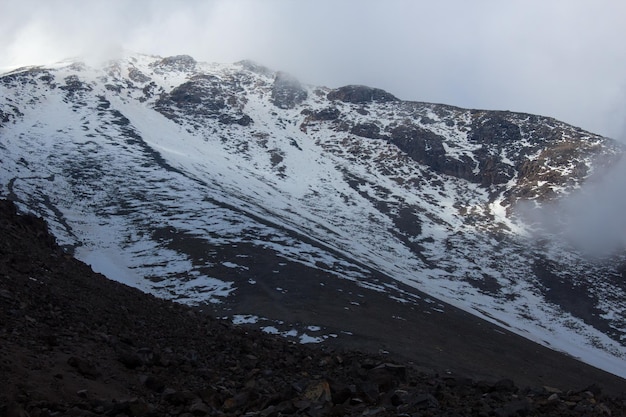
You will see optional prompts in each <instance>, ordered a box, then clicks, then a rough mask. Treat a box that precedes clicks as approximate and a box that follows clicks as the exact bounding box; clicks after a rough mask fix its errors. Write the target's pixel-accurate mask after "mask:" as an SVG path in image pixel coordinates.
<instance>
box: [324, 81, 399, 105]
mask: <svg viewBox="0 0 626 417" xmlns="http://www.w3.org/2000/svg"><path fill="white" fill-rule="evenodd" d="M326 97H327V98H328V100H331V101H333V100H339V101H343V102H344V103H352V104H363V103H371V102H376V103H387V102H390V101H398V99H397V98H396V97H395V96H393V94H390V93H388V92H386V91H385V90H381V89H380V88H372V87H367V86H364V85H347V86H345V87H340V88H337V89H334V90H331V91H330V92H329V93H328V95H327V96H326Z"/></svg>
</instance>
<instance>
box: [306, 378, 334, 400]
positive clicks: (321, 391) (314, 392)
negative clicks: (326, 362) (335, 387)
mask: <svg viewBox="0 0 626 417" xmlns="http://www.w3.org/2000/svg"><path fill="white" fill-rule="evenodd" d="M304 398H306V399H307V400H309V401H313V402H327V401H331V400H332V396H331V395H330V385H329V384H328V382H327V381H315V382H311V383H310V384H309V385H308V386H307V388H306V389H305V391H304Z"/></svg>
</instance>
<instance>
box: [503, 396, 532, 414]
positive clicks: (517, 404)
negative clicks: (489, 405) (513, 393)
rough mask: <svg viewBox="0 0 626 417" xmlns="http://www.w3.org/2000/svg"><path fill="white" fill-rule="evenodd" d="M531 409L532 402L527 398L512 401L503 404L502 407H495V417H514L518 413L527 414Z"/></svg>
mask: <svg viewBox="0 0 626 417" xmlns="http://www.w3.org/2000/svg"><path fill="white" fill-rule="evenodd" d="M531 409H532V403H531V402H530V400H528V399H523V400H519V401H513V402H510V403H508V404H505V405H504V406H503V407H500V408H496V410H495V415H496V417H514V416H519V415H527V414H528V412H529V411H530V410H531Z"/></svg>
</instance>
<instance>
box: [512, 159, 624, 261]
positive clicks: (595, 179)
mask: <svg viewBox="0 0 626 417" xmlns="http://www.w3.org/2000/svg"><path fill="white" fill-rule="evenodd" d="M625 189H626V157H622V159H621V160H619V161H617V162H616V163H614V164H612V165H611V166H607V167H605V168H604V169H600V170H598V171H596V172H595V173H594V174H593V175H592V176H591V178H589V179H588V180H587V181H586V182H585V183H584V184H583V186H582V187H581V188H580V189H578V190H576V191H574V192H572V193H571V194H570V195H568V196H566V197H565V198H562V199H560V200H558V201H555V202H552V203H544V204H542V205H541V206H535V205H530V204H519V205H518V206H517V208H516V210H517V212H518V214H520V215H521V216H522V217H523V218H524V219H526V220H527V221H529V222H531V223H532V224H533V227H534V229H535V232H534V233H533V238H534V239H536V240H538V241H539V240H543V239H544V238H547V237H549V236H550V235H557V236H561V237H562V238H564V240H563V241H564V242H567V243H568V244H569V245H571V246H572V247H574V248H575V249H577V250H578V251H580V252H581V253H583V254H584V255H586V256H589V257H592V258H604V257H610V256H614V255H623V254H624V253H625V251H626V216H625V215H624V213H626V194H625V193H624V190H625Z"/></svg>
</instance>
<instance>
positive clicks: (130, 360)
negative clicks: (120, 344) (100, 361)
mask: <svg viewBox="0 0 626 417" xmlns="http://www.w3.org/2000/svg"><path fill="white" fill-rule="evenodd" d="M117 360H118V361H120V362H121V363H122V364H123V365H124V366H125V367H127V368H128V369H135V368H138V367H140V366H142V365H143V361H142V360H141V356H139V355H138V354H136V353H134V352H131V351H128V350H123V351H121V352H120V353H119V354H118V356H117Z"/></svg>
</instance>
